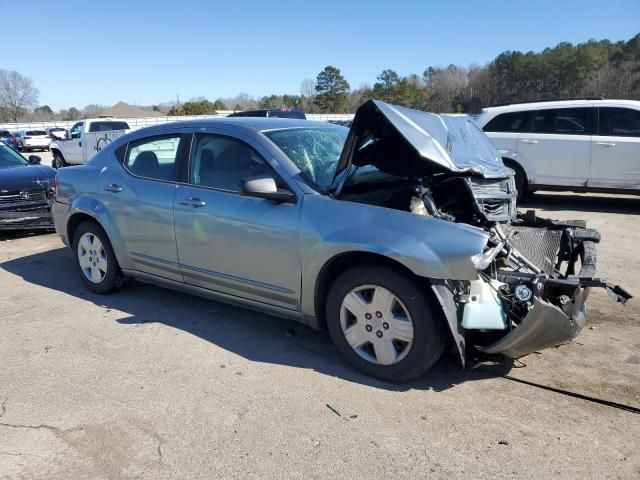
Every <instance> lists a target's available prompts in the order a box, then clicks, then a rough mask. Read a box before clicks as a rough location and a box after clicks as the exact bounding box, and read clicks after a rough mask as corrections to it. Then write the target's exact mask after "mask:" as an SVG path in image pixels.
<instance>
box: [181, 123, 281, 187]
mask: <svg viewBox="0 0 640 480" xmlns="http://www.w3.org/2000/svg"><path fill="white" fill-rule="evenodd" d="M189 165H190V166H189V182H190V183H191V184H193V185H201V186H204V187H211V188H217V189H221V190H229V191H232V192H238V191H240V186H241V184H242V180H244V179H245V178H251V177H259V176H263V175H271V176H273V177H274V178H276V179H277V176H276V175H275V173H274V172H273V170H272V169H271V167H270V166H269V165H268V164H267V162H266V161H265V160H264V159H263V158H262V157H261V156H260V154H259V153H258V152H256V151H255V150H254V149H253V148H251V147H250V146H249V145H247V144H246V143H244V142H242V141H240V140H237V139H235V138H232V137H226V136H223V135H211V134H196V135H195V138H194V141H193V146H192V147H191V162H190V164H189Z"/></svg>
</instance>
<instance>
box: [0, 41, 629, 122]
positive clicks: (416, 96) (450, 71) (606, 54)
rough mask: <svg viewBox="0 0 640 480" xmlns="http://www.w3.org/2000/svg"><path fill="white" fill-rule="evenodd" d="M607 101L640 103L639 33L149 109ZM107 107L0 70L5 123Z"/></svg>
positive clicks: (335, 74)
mask: <svg viewBox="0 0 640 480" xmlns="http://www.w3.org/2000/svg"><path fill="white" fill-rule="evenodd" d="M591 96H605V97H607V98H626V99H636V100H640V34H638V35H636V36H635V37H633V38H632V39H630V40H629V41H626V42H625V41H619V42H611V41H609V40H600V41H596V40H589V41H588V42H585V43H581V44H578V45H573V44H571V43H560V44H558V45H557V46H555V47H553V48H547V49H545V50H543V51H541V52H527V53H523V52H518V51H506V52H503V53H501V54H500V55H498V56H497V57H496V58H495V59H494V60H493V61H492V62H490V63H488V64H487V65H485V66H478V65H471V66H469V67H461V66H457V65H453V64H452V65H449V66H447V67H436V66H430V67H428V68H426V69H425V70H424V72H422V74H409V75H406V76H402V75H400V74H398V73H397V72H396V71H394V70H391V69H385V70H383V71H382V72H381V73H380V74H379V75H378V76H377V77H376V81H375V82H374V83H373V85H369V84H362V85H360V86H359V87H358V88H355V89H352V88H351V86H350V85H349V82H348V81H347V80H346V79H345V77H344V76H343V75H342V73H341V72H340V69H339V68H336V67H335V66H331V65H329V66H327V67H325V68H324V69H323V70H322V71H321V72H320V73H319V74H318V75H317V77H316V78H315V79H309V78H307V79H304V80H303V81H302V83H301V85H300V92H299V95H298V94H292V95H289V94H285V95H277V94H272V95H266V96H263V97H261V98H256V97H253V96H251V95H249V94H246V93H241V94H239V95H236V96H235V97H230V98H218V99H216V100H214V101H210V100H208V99H206V98H205V97H198V98H194V99H191V100H189V101H187V102H184V103H180V102H177V101H176V102H169V103H165V104H160V105H155V106H150V107H143V108H148V109H150V110H154V111H161V112H163V113H166V114H168V115H203V114H213V113H215V112H217V111H220V110H248V109H255V108H278V107H287V108H302V109H303V110H305V111H306V112H308V113H346V112H354V111H355V110H356V109H357V108H358V106H359V105H361V104H362V103H363V102H364V101H366V100H369V99H379V100H383V101H386V102H389V103H395V104H399V105H404V106H407V107H411V108H417V109H421V110H428V111H433V112H468V113H474V112H477V111H479V110H481V109H482V108H483V107H486V106H492V105H497V104H503V103H512V102H521V101H540V100H550V99H561V98H572V97H591ZM101 108H102V109H104V107H100V106H99V105H87V106H86V107H85V108H84V109H82V110H78V109H76V108H74V107H72V108H69V109H67V110H61V111H60V112H53V110H52V109H51V108H50V107H49V106H47V105H44V106H38V90H37V89H36V88H35V87H34V85H33V82H32V81H31V80H30V79H28V78H26V77H23V76H22V75H20V74H19V73H18V72H8V71H5V70H0V121H4V122H7V121H14V122H15V121H18V120H23V119H28V120H52V119H63V120H76V119H78V118H83V117H90V116H95V114H96V112H98V111H99V110H100V109H101Z"/></svg>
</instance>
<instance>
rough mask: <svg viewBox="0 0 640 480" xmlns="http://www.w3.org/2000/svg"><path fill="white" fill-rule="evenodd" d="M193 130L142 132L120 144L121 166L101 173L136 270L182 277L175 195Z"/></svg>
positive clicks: (106, 202)
mask: <svg viewBox="0 0 640 480" xmlns="http://www.w3.org/2000/svg"><path fill="white" fill-rule="evenodd" d="M190 139H191V135H190V134H187V133H182V132H175V133H168V134H163V135H155V136H149V137H144V138H141V139H138V140H134V141H132V142H130V143H129V144H128V145H127V146H126V147H120V149H118V156H119V158H118V159H119V160H120V162H121V164H120V165H117V166H115V167H117V168H115V167H114V168H111V167H107V168H106V169H104V170H103V171H102V172H101V174H100V195H101V200H102V203H103V204H104V205H105V207H106V210H107V211H108V212H109V214H110V215H111V217H112V219H113V221H114V222H115V225H116V227H117V231H118V232H119V234H120V239H121V243H122V245H121V246H122V249H123V250H124V251H125V252H126V253H127V255H128V257H129V259H130V260H131V262H132V265H133V268H134V269H135V270H137V271H140V272H144V273H147V274H151V275H154V276H158V277H163V278H168V279H171V280H176V281H182V275H181V274H180V268H179V267H178V255H177V252H176V237H175V230H174V225H173V200H174V196H175V192H176V188H177V185H178V182H179V180H180V175H181V168H182V164H183V160H182V159H183V158H185V157H186V152H187V151H188V147H189V143H190Z"/></svg>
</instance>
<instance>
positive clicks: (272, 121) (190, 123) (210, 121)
mask: <svg viewBox="0 0 640 480" xmlns="http://www.w3.org/2000/svg"><path fill="white" fill-rule="evenodd" d="M220 125H238V126H244V127H249V128H252V129H254V130H257V131H259V132H266V131H269V130H283V129H288V128H309V127H316V128H317V127H319V128H344V127H340V125H335V124H333V123H329V122H317V121H313V120H302V119H298V118H280V117H220V118H207V119H203V120H186V121H182V122H172V123H164V124H158V125H154V126H152V127H147V128H145V129H144V130H146V131H151V130H153V129H156V128H158V129H164V128H166V127H167V126H172V127H191V128H198V127H202V128H204V127H208V126H220ZM163 127H164V128H163Z"/></svg>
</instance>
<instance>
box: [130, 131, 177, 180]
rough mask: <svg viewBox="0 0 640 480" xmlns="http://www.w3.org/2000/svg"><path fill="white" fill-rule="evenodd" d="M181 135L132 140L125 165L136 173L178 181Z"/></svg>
mask: <svg viewBox="0 0 640 480" xmlns="http://www.w3.org/2000/svg"><path fill="white" fill-rule="evenodd" d="M181 140H182V136H181V135H163V136H159V137H151V138H144V139H142V140H138V141H136V142H131V143H130V144H129V148H128V150H127V155H126V157H125V160H124V165H125V167H127V170H129V171H130V172H131V173H133V174H134V175H137V176H139V177H144V178H154V179H157V180H168V181H177V180H178V178H179V162H178V161H177V159H178V152H179V151H180V143H181Z"/></svg>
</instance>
